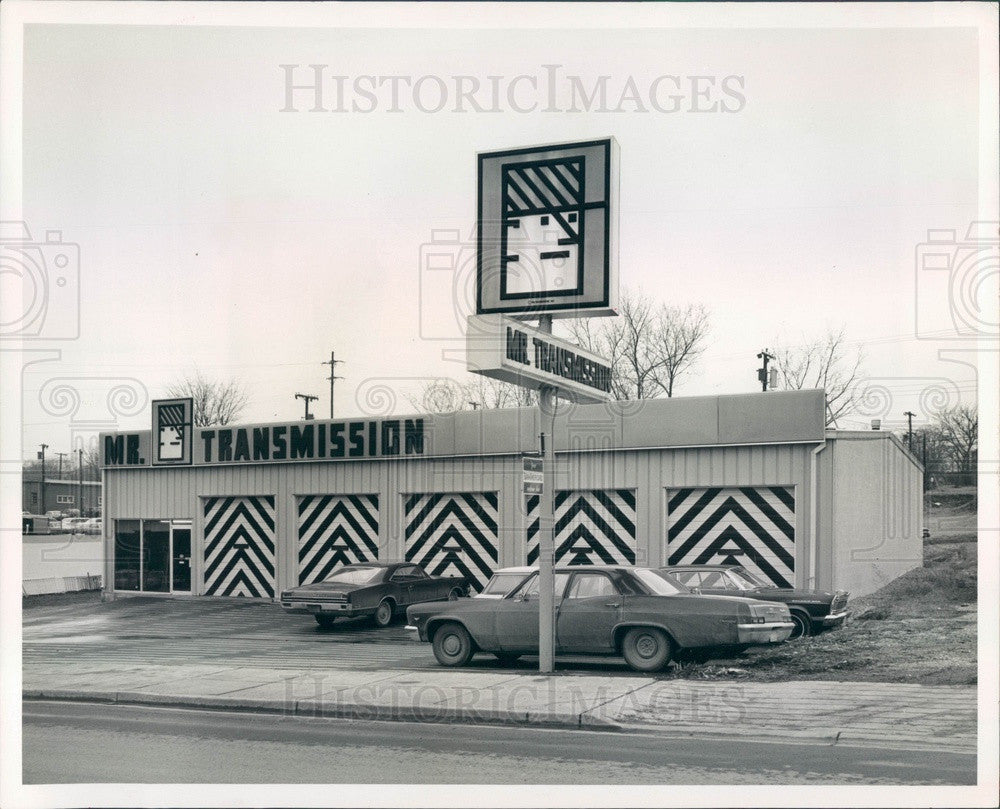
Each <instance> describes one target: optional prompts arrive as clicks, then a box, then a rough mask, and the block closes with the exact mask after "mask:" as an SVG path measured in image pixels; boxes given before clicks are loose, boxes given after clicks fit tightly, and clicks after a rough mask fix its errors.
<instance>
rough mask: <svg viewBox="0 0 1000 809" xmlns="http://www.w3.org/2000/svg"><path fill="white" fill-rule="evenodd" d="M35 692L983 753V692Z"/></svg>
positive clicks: (258, 673)
mask: <svg viewBox="0 0 1000 809" xmlns="http://www.w3.org/2000/svg"><path fill="white" fill-rule="evenodd" d="M23 689H24V690H23V695H24V698H26V699H66V700H85V701H101V702H116V703H132V704H143V705H168V706H176V707H192V708H203V709H204V708H214V709H226V710H241V711H266V712H270V713H281V714H287V715H289V716H325V717H342V718H353V719H369V720H371V719H380V720H406V721H420V722H465V723H470V724H496V723H505V724H529V725H538V726H549V727H564V728H565V727H570V728H585V729H591V730H609V731H621V730H626V731H632V732H636V731H638V732H646V733H654V734H657V735H660V736H663V737H664V738H679V737H689V736H699V737H705V736H709V735H711V736H716V737H719V738H730V739H732V738H742V739H746V740H747V741H753V740H768V741H779V740H780V741H789V742H796V743H804V744H845V745H862V746H867V745H871V746H878V747H892V748H903V749H935V750H948V751H953V752H960V753H969V752H975V749H976V689H975V687H974V686H933V687H932V686H920V685H907V684H900V683H887V684H882V683H850V682H848V683H841V682H816V681H798V682H786V683H752V682H745V681H738V680H730V681H710V682H706V681H693V680H658V679H654V678H636V677H626V676H591V675H570V674H565V675H561V674H557V675H553V676H541V675H538V674H531V673H530V672H525V671H523V670H522V671H516V672H515V671H505V670H504V669H500V668H498V669H497V670H495V671H490V672H478V671H477V672H469V671H450V670H447V669H441V670H437V669H433V670H420V671H415V670H402V671H401V670H398V669H397V670H394V671H391V672H389V671H382V672H378V671H371V670H360V669H358V670H353V669H336V670H318V671H317V670H313V671H304V670H300V669H285V668H261V667H256V666H255V667H247V666H240V665H235V664H234V665H208V664H171V665H136V664H134V663H106V664H105V663H85V662H72V661H66V662H59V663H55V662H45V663H31V664H27V665H25V668H24V683H23Z"/></svg>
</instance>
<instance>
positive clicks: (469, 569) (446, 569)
mask: <svg viewBox="0 0 1000 809" xmlns="http://www.w3.org/2000/svg"><path fill="white" fill-rule="evenodd" d="M405 510H406V561H407V562H413V563H415V564H418V565H421V566H422V567H423V568H424V570H426V571H427V572H428V573H429V574H430V575H432V576H465V577H466V578H468V580H469V584H470V586H471V587H472V588H473V589H474V590H476V591H477V592H478V591H479V590H482V588H483V585H485V584H486V582H488V581H489V580H490V576H492V575H493V571H494V570H495V569H496V567H497V561H498V559H499V555H498V552H497V547H498V544H499V543H498V534H497V493H496V492H475V493H465V494H411V495H407V496H406V498H405Z"/></svg>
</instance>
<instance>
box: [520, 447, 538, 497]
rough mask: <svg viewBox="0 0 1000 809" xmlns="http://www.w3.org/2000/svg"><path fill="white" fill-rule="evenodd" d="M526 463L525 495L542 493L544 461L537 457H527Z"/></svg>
mask: <svg viewBox="0 0 1000 809" xmlns="http://www.w3.org/2000/svg"><path fill="white" fill-rule="evenodd" d="M523 462H524V493H525V494H541V493H542V459H541V458H540V457H538V456H536V455H526V456H525V457H524V459H523Z"/></svg>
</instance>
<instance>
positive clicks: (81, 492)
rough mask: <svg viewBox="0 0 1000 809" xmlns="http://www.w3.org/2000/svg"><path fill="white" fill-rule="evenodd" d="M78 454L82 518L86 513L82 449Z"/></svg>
mask: <svg viewBox="0 0 1000 809" xmlns="http://www.w3.org/2000/svg"><path fill="white" fill-rule="evenodd" d="M77 453H79V456H78V457H79V458H80V486H79V489H80V491H79V497H80V516H81V517H82V516H83V512H84V508H83V449H82V448H81V449H78V450H77Z"/></svg>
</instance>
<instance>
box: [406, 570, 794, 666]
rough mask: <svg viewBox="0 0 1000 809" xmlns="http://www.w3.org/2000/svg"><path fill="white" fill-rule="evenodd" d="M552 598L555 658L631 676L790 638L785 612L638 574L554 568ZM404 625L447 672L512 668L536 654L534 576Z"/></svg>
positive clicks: (414, 610)
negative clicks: (482, 664) (615, 668)
mask: <svg viewBox="0 0 1000 809" xmlns="http://www.w3.org/2000/svg"><path fill="white" fill-rule="evenodd" d="M555 598H556V636H555V643H556V653H557V654H586V655H623V656H624V658H625V662H627V663H628V664H629V666H631V667H632V668H633V669H635V670H636V671H658V670H659V669H662V668H663V667H664V666H666V665H667V663H669V662H670V661H671V660H672V659H677V658H678V657H679V656H681V655H686V654H688V653H692V652H694V653H699V654H702V655H709V656H711V655H717V656H724V655H725V654H726V653H727V652H728V651H730V650H736V649H742V648H745V647H747V646H752V645H755V644H767V643H780V642H781V641H783V640H785V639H786V638H787V637H788V636H789V635H790V634H791V632H792V629H793V628H794V624H793V623H792V621H791V618H790V616H789V614H788V607H786V606H785V605H784V604H772V603H767V602H763V601H754V600H752V599H747V598H722V597H708V596H703V595H697V594H694V593H692V592H691V591H690V590H689V589H688V588H687V587H685V586H684V585H682V584H681V583H680V582H678V581H676V580H675V579H672V578H671V577H670V576H668V575H662V574H659V573H657V571H655V570H652V569H650V568H643V567H630V566H626V565H621V566H617V565H608V566H587V567H559V568H556V570H555ZM406 615H407V618H408V623H409V627H410V629H412V630H414V631H416V632H417V634H418V636H419V638H420V640H422V641H426V642H429V643H431V644H432V646H433V648H434V656H435V657H436V658H437V660H438V662H439V663H440V664H441V665H443V666H464V665H465V664H466V663H468V662H469V660H470V659H471V658H472V656H473V655H474V654H475V653H476V652H489V653H492V654H494V655H495V656H496V657H497V658H499V659H500V661H501V662H502V663H510V662H513V661H515V660H517V658H519V657H520V656H521V655H524V654H537V653H538V573H537V572H534V573H532V574H530V575H529V576H528V577H527V578H526V579H525V580H524V581H523V582H521V584H520V585H518V586H517V587H516V588H515V589H514V590H513V591H512V592H510V593H508V594H507V595H506V596H504V597H503V598H501V599H487V598H470V599H463V600H461V601H456V602H454V603H450V604H418V605H416V606H413V607H410V608H409V609H408V610H407V611H406Z"/></svg>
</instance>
